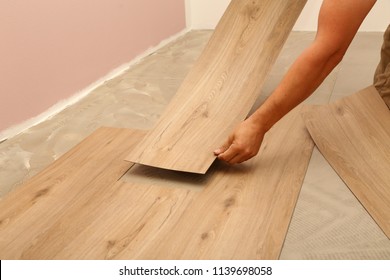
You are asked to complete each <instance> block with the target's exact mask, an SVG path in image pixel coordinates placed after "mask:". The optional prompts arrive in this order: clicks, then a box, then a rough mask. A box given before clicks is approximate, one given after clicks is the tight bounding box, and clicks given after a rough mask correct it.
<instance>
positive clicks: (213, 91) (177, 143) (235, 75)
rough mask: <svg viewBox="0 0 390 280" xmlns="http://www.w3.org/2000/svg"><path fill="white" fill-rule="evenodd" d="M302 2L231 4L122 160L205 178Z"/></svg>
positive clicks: (269, 0)
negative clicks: (163, 108)
mask: <svg viewBox="0 0 390 280" xmlns="http://www.w3.org/2000/svg"><path fill="white" fill-rule="evenodd" d="M305 3H306V0H298V1H297V0H233V1H231V3H230V5H229V7H228V9H227V10H226V12H225V14H224V15H223V17H222V19H221V21H220V22H219V24H218V26H217V27H216V29H215V32H214V33H213V35H212V37H211V39H210V41H209V43H208V44H207V46H206V47H205V49H204V51H203V53H202V54H201V56H200V58H199V59H198V61H197V62H196V63H195V65H194V67H193V68H192V70H191V71H190V73H189V74H188V76H187V77H186V78H185V80H184V81H183V83H182V85H181V87H180V88H179V90H178V92H177V93H176V95H175V97H174V99H173V100H172V101H171V103H170V104H169V106H168V107H167V109H166V111H165V112H164V114H163V116H162V117H161V118H160V120H159V122H158V124H157V125H156V126H155V128H154V129H153V130H152V131H151V132H150V133H148V135H147V137H146V138H145V139H144V141H142V143H140V145H139V146H137V148H136V149H134V150H133V151H130V154H129V155H128V156H127V157H126V160H129V161H132V162H136V163H141V164H146V165H150V166H156V167H161V168H166V169H172V170H181V171H188V172H195V173H205V172H206V171H207V169H208V168H209V167H210V165H211V164H212V162H213V161H214V160H215V156H214V155H213V150H214V149H215V148H216V147H218V146H219V145H221V143H222V142H223V141H224V140H225V139H226V137H227V136H228V134H229V133H230V132H231V130H232V129H233V127H234V126H235V125H236V124H237V123H238V122H239V121H241V120H243V119H244V118H245V117H246V115H247V114H248V112H249V110H250V108H251V106H252V105H253V103H254V102H255V100H256V98H257V96H258V94H259V93H260V89H261V87H262V85H263V83H264V80H265V78H266V76H267V74H268V72H269V71H270V68H271V67H272V65H273V63H274V62H275V60H276V57H277V56H278V54H279V52H280V50H281V48H282V46H283V44H284V42H285V40H286V39H287V36H288V34H289V32H290V30H291V28H292V26H293V25H294V23H295V21H296V19H297V18H298V16H299V14H300V12H301V10H302V9H303V7H304V5H305Z"/></svg>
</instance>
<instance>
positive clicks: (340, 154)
mask: <svg viewBox="0 0 390 280" xmlns="http://www.w3.org/2000/svg"><path fill="white" fill-rule="evenodd" d="M303 116H304V119H305V123H306V126H307V128H308V129H309V131H310V134H311V136H312V138H313V139H314V141H315V143H316V145H317V146H318V148H319V149H320V151H321V153H322V154H323V155H324V157H325V158H326V159H327V160H328V162H329V163H330V164H331V165H332V167H333V168H334V169H335V170H336V172H337V173H338V174H339V175H340V177H341V178H342V179H343V181H344V182H345V183H346V184H347V185H348V187H349V188H350V189H351V191H352V192H353V193H354V194H355V196H356V197H357V198H358V199H359V201H360V202H361V203H362V204H363V206H364V207H365V208H366V210H367V211H368V212H369V213H370V215H371V216H372V217H373V218H374V220H375V221H376V222H377V223H378V225H379V226H380V227H381V228H382V230H383V231H384V233H385V234H386V235H387V236H388V237H390V188H389V186H390V172H389V170H390V111H389V110H388V108H387V107H386V105H385V103H384V102H383V100H382V99H381V98H380V96H379V94H378V93H377V91H376V90H375V88H374V87H368V88H366V89H364V90H362V91H360V92H358V93H356V94H354V95H351V96H348V97H345V98H343V99H341V100H338V101H336V102H334V103H332V104H330V105H324V106H313V107H307V108H306V109H305V110H304V113H303Z"/></svg>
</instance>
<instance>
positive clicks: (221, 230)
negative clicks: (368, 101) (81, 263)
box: [0, 109, 314, 259]
mask: <svg viewBox="0 0 390 280" xmlns="http://www.w3.org/2000/svg"><path fill="white" fill-rule="evenodd" d="M298 110H299V109H298ZM298 110H295V111H293V112H292V113H290V114H289V115H288V116H286V117H285V118H284V119H283V120H282V121H281V122H280V123H278V124H277V125H276V126H275V127H274V128H272V130H271V131H270V132H269V133H267V135H266V137H265V139H264V144H263V146H262V150H261V151H260V155H259V156H257V157H256V158H254V159H252V160H250V161H248V162H247V163H244V164H242V165H240V166H227V165H225V164H223V163H221V162H217V163H215V164H214V165H213V166H212V168H211V169H210V172H208V173H207V174H206V175H200V174H192V173H182V172H173V171H169V170H162V169H155V168H152V167H146V166H142V165H132V164H131V163H129V162H126V161H123V160H122V159H121V154H122V153H123V152H124V151H126V150H127V151H128V150H130V149H132V148H134V146H135V144H136V143H137V142H139V141H141V139H142V137H143V135H144V133H143V132H139V131H132V130H128V129H116V128H102V129H99V130H98V131H97V132H95V133H94V134H92V135H91V136H90V137H88V138H87V139H86V140H85V141H83V142H82V143H81V144H79V145H78V146H77V147H75V148H74V149H72V150H71V151H70V152H68V153H67V154H66V155H65V156H63V157H61V158H60V159H59V160H58V161H56V162H55V163H54V164H53V165H51V166H49V167H48V168H47V169H46V170H44V171H43V172H41V173H40V174H39V175H37V176H36V177H34V178H33V179H31V181H29V182H27V183H26V184H25V185H24V186H21V187H20V188H19V189H18V191H16V192H14V193H11V194H10V195H9V196H6V197H5V198H4V199H3V200H2V201H0V213H1V216H0V220H1V224H0V258H1V259H276V258H278V256H279V254H280V251H281V249H282V245H283V241H284V238H285V235H286V232H287V229H288V225H289V222H290V219H291V216H292V213H293V210H294V207H295V204H296V201H297V198H298V195H299V191H300V188H301V184H302V181H303V178H304V175H305V172H306V168H307V166H308V162H309V159H310V156H311V152H312V148H313V145H314V144H313V142H312V141H311V139H310V136H309V134H308V133H307V131H306V128H305V126H304V124H303V121H302V120H301V118H300V114H299V111H298ZM43 187H44V189H43V190H42V188H43Z"/></svg>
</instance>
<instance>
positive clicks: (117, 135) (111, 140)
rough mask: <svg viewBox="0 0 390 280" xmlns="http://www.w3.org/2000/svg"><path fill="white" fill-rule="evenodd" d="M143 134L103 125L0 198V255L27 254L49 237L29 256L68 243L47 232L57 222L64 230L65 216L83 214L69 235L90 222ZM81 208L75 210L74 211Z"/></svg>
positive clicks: (20, 256)
mask: <svg viewBox="0 0 390 280" xmlns="http://www.w3.org/2000/svg"><path fill="white" fill-rule="evenodd" d="M143 136H144V133H143V132H138V131H128V130H117V129H109V128H102V129H99V130H98V131H96V132H95V133H94V134H92V135H91V136H90V137H88V138H87V139H85V140H84V141H82V142H81V143H80V144H79V145H77V146H76V147H74V148H73V149H71V150H70V151H69V152H68V153H66V154H64V155H63V156H62V157H60V158H59V159H58V160H57V161H55V162H54V163H53V164H51V165H50V166H49V167H48V168H46V169H45V170H43V171H42V172H40V173H39V174H37V175H36V176H34V177H33V178H32V179H30V180H29V181H28V182H26V183H25V184H24V185H23V186H21V187H20V188H18V189H17V190H16V191H14V192H11V193H10V194H9V195H8V196H6V197H5V198H3V199H2V200H1V201H0V258H1V259H24V258H30V256H31V255H30V254H29V250H30V249H34V246H36V244H39V243H40V242H41V241H42V240H43V241H45V240H47V241H48V242H47V244H50V245H49V246H46V247H45V250H44V251H40V252H39V253H38V254H36V255H33V256H31V258H38V259H42V258H46V254H50V252H51V251H52V250H55V248H57V247H59V246H63V244H64V243H66V242H67V240H66V238H65V237H64V236H63V235H62V232H61V231H60V232H58V233H55V238H53V237H52V236H50V235H49V234H48V233H49V232H50V230H51V228H53V226H55V225H56V224H58V223H60V225H61V228H62V229H63V230H65V229H66V228H67V226H68V224H69V223H72V220H71V219H68V217H71V216H72V215H73V216H77V215H79V214H80V215H84V216H85V215H86V217H87V219H85V220H84V221H83V224H80V227H77V228H76V230H75V231H74V232H72V234H73V235H77V234H78V231H80V230H82V228H83V227H84V226H86V225H87V224H88V223H90V222H92V220H93V216H94V215H95V211H96V210H97V209H99V207H98V206H97V207H96V208H91V207H90V205H95V206H96V205H99V203H103V202H102V197H104V196H107V195H109V194H110V192H111V191H112V190H111V189H109V188H108V187H109V186H110V184H112V182H115V181H116V180H117V179H118V178H119V177H120V176H121V175H122V174H123V173H125V172H126V171H127V170H128V169H129V168H130V167H131V166H132V164H131V163H129V162H125V161H123V160H118V158H120V157H121V155H122V154H123V152H124V151H126V150H128V149H131V148H132V147H133V146H134V145H135V144H136V143H138V142H139V141H140V140H141V139H142V137H143ZM80 208H81V209H82V211H80V212H78V213H75V211H74V210H79V209H80ZM49 240H52V241H53V242H49Z"/></svg>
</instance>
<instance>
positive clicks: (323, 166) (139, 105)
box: [0, 31, 390, 259]
mask: <svg viewBox="0 0 390 280" xmlns="http://www.w3.org/2000/svg"><path fill="white" fill-rule="evenodd" d="M210 35H211V31H191V32H189V33H187V34H186V35H184V36H183V37H181V38H179V39H177V40H176V41H174V42H172V43H170V44H169V45H167V46H165V47H163V48H161V49H160V50H159V51H157V52H155V53H154V54H152V55H150V56H148V57H146V58H145V59H143V60H142V61H141V62H140V63H139V64H137V65H135V66H133V67H131V68H130V69H128V71H126V72H125V73H123V74H122V75H121V76H119V77H117V78H115V79H113V80H110V81H107V82H106V83H105V84H104V85H102V86H100V87H99V88H97V89H96V90H95V91H93V92H92V93H91V94H90V95H88V96H87V97H86V98H84V99H83V100H82V101H80V102H78V103H77V104H75V105H73V106H71V107H69V108H67V109H65V110H64V111H63V112H61V113H59V114H58V115H56V116H54V117H52V118H51V119H49V120H47V121H45V122H43V123H41V124H39V125H37V126H35V127H33V128H31V129H29V130H27V131H25V132H24V133H22V134H20V135H18V136H16V137H13V138H12V139H8V140H6V141H4V142H3V143H1V144H0V196H4V195H6V194H7V193H8V192H10V191H12V189H14V188H17V187H18V186H19V185H20V184H22V183H23V182H24V181H25V180H27V179H28V178H30V177H31V176H33V175H34V174H36V173H37V172H39V171H40V170H42V169H43V168H45V167H46V166H47V165H48V164H50V163H51V162H53V161H54V160H55V159H57V158H58V157H60V156H61V155H62V154H63V153H64V152H66V151H67V150H69V149H70V148H72V147H73V146H74V145H76V144H77V143H79V142H80V141H81V140H82V139H83V138H85V137H86V136H87V135H89V134H90V133H91V132H93V131H94V130H95V129H97V128H98V127H100V126H113V127H128V128H137V129H150V128H152V127H153V124H154V123H155V122H156V120H157V119H158V118H159V116H160V114H161V112H162V111H163V110H164V108H165V106H166V105H167V104H168V102H169V101H170V99H171V98H172V96H173V95H174V94H175V92H176V90H177V88H178V87H179V85H180V83H181V81H182V80H183V79H184V77H185V75H186V73H187V72H188V70H189V69H190V67H191V65H192V64H193V63H194V61H195V60H196V58H197V57H198V56H199V54H200V53H201V51H202V49H203V47H204V45H205V43H206V42H207V40H208V38H209V37H210ZM313 38H314V33H307V32H293V33H292V34H291V35H290V37H289V39H288V41H287V43H286V45H285V47H284V49H283V50H282V53H281V55H280V56H279V58H278V60H277V62H276V64H275V66H274V67H273V70H272V72H271V73H270V75H269V77H268V80H267V82H266V85H265V87H264V88H263V90H262V94H261V96H260V97H259V99H258V101H257V102H256V104H255V106H258V105H259V104H261V102H262V101H263V100H264V99H265V97H266V96H267V95H269V94H270V93H271V92H272V89H273V88H274V87H275V86H276V85H277V83H278V82H279V81H280V79H281V77H282V76H283V74H284V73H285V72H286V71H287V69H288V67H289V65H290V64H291V63H292V62H293V60H294V59H295V57H296V56H297V55H298V54H299V53H300V52H301V51H302V50H303V49H304V48H305V46H307V45H308V44H309V43H310V41H311V40H312V39H313ZM381 43H382V34H380V33H359V34H358V35H357V37H356V38H355V40H354V42H353V43H352V45H351V47H350V49H349V51H348V53H347V54H346V55H345V58H344V60H343V62H342V63H341V64H340V65H339V66H338V67H337V68H336V69H335V70H334V71H333V72H332V73H331V75H329V77H328V78H327V79H326V81H325V82H324V83H323V84H322V85H321V87H320V88H318V89H317V91H316V92H315V93H314V94H313V95H312V96H311V97H310V98H309V99H308V100H307V101H306V103H312V104H321V103H328V102H331V101H332V100H336V99H338V98H340V97H342V96H345V95H348V94H352V93H354V92H356V91H358V90H359V89H362V88H363V87H366V86H368V85H370V84H372V75H373V73H374V70H375V67H376V65H377V63H378V61H379V49H380V46H381ZM280 207H283V205H281V206H280ZM281 259H390V240H389V239H387V237H386V236H385V235H384V233H383V232H382V231H381V230H380V229H379V227H378V226H377V225H376V224H375V222H374V221H373V220H372V219H371V218H370V216H369V215H368V213H367V212H366V211H365V210H364V208H363V207H362V206H361V205H360V203H359V202H358V201H357V200H356V198H355V197H354V196H353V194H352V193H351V192H350V191H349V189H348V188H347V187H346V185H345V184H344V183H343V182H342V181H341V179H340V178H339V177H338V176H337V174H336V173H335V172H334V171H333V169H332V168H331V167H330V166H329V165H328V163H327V162H326V160H325V159H324V158H323V157H322V155H321V154H320V153H319V152H318V150H317V149H315V150H314V153H313V155H312V158H311V162H310V165H309V169H308V172H307V174H306V178H305V182H304V184H303V187H302V191H301V194H300V197H299V200H298V204H297V207H296V209H295V212H294V216H293V219H292V221H291V224H290V228H289V231H288V235H287V238H286V241H285V244H284V247H283V251H282V254H281Z"/></svg>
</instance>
